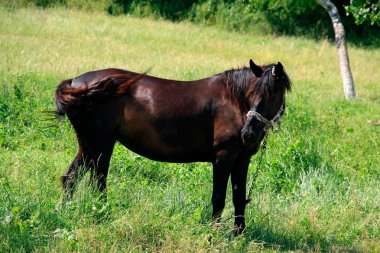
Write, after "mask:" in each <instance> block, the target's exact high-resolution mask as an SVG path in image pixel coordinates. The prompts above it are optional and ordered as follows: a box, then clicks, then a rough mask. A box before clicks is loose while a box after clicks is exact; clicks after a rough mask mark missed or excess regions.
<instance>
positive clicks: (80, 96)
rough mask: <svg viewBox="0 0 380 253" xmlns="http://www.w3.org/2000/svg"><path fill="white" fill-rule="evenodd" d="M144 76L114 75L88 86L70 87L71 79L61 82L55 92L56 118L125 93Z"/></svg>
mask: <svg viewBox="0 0 380 253" xmlns="http://www.w3.org/2000/svg"><path fill="white" fill-rule="evenodd" d="M143 76H145V73H143V74H138V75H134V76H131V75H128V74H115V75H110V76H107V77H105V78H103V79H101V80H100V81H97V82H95V83H93V84H90V85H83V86H77V87H72V86H71V83H72V81H73V79H68V80H64V81H62V82H61V83H60V84H59V85H58V87H57V89H56V92H55V104H56V114H57V116H64V115H65V114H66V113H67V112H68V111H70V110H82V109H87V110H88V109H90V108H91V106H92V105H93V104H94V102H97V101H99V100H102V99H105V98H108V97H112V96H118V95H121V94H123V93H126V92H127V90H128V88H129V86H130V85H132V84H133V83H135V82H137V81H138V80H139V79H141V78H142V77H143Z"/></svg>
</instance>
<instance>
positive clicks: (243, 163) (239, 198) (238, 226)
mask: <svg viewBox="0 0 380 253" xmlns="http://www.w3.org/2000/svg"><path fill="white" fill-rule="evenodd" d="M249 162H250V157H248V158H244V159H242V158H237V159H236V162H235V164H234V168H233V169H232V171H231V183H232V199H233V203H234V206H235V235H238V234H241V233H242V232H243V230H244V228H245V217H244V212H245V206H246V204H247V200H246V183H247V172H248V166H249Z"/></svg>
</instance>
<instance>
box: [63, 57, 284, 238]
mask: <svg viewBox="0 0 380 253" xmlns="http://www.w3.org/2000/svg"><path fill="white" fill-rule="evenodd" d="M286 90H290V80H289V78H288V76H287V74H286V73H285V71H284V69H283V66H282V65H281V63H278V64H270V65H266V66H257V65H255V64H254V63H253V61H252V60H251V61H250V68H242V69H237V70H228V71H225V72H224V73H221V74H217V75H214V76H211V77H208V78H205V79H201V80H196V81H174V80H167V79H161V78H157V77H152V76H148V75H145V74H137V73H133V72H130V71H126V70H120V69H104V70H99V71H93V72H89V73H86V74H83V75H81V76H79V77H76V78H74V79H70V80H65V81H63V82H62V83H61V84H60V85H59V86H58V88H57V91H56V105H57V114H58V115H60V116H63V115H65V114H66V115H67V116H68V118H69V120H70V122H71V123H72V125H73V127H74V129H75V131H76V134H77V137H78V144H79V150H78V154H77V155H76V157H75V158H74V160H73V162H72V163H71V165H70V167H69V168H68V170H67V171H66V172H65V174H64V175H63V176H62V184H63V189H64V192H65V194H67V195H69V196H71V195H72V192H73V188H74V185H75V182H76V181H77V180H79V177H80V176H81V174H82V173H80V168H82V169H84V170H87V169H88V168H92V170H91V171H92V174H93V178H94V179H95V180H96V182H97V186H98V188H99V189H100V190H101V191H103V192H104V193H105V190H106V179H107V174H108V166H109V162H110V158H111V155H112V150H113V147H114V144H115V142H116V141H119V142H120V143H121V144H123V145H124V146H126V147H127V148H129V149H130V150H132V151H134V152H136V153H138V154H140V155H142V156H145V157H148V158H150V159H153V160H157V161H164V162H179V163H187V162H198V161H199V162H200V161H202V162H210V163H212V165H213V193H212V205H213V218H214V219H217V220H219V219H220V216H221V213H222V210H223V208H224V204H225V197H226V187H227V182H228V178H229V177H230V175H231V182H232V185H233V187H232V189H233V203H234V206H235V226H236V231H237V232H238V233H239V232H241V231H242V230H243V229H244V227H245V219H244V210H245V206H246V178H247V170H248V165H249V162H250V158H251V156H252V155H253V154H255V153H256V152H257V150H258V149H259V146H260V142H261V141H262V139H263V137H264V136H265V133H266V130H267V128H268V127H270V126H271V125H272V124H273V122H274V121H277V120H278V119H279V118H280V117H281V115H282V113H283V110H284V108H285V92H286Z"/></svg>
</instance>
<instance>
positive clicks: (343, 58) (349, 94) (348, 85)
mask: <svg viewBox="0 0 380 253" xmlns="http://www.w3.org/2000/svg"><path fill="white" fill-rule="evenodd" d="M317 2H318V3H319V4H320V5H321V6H322V7H323V8H324V9H326V10H327V12H328V13H329V15H330V18H331V21H332V24H333V27H334V32H335V41H336V45H337V48H338V55H339V65H340V72H341V75H342V79H343V89H344V96H345V97H346V99H353V98H355V96H356V95H355V86H354V80H353V79H352V74H351V69H350V61H349V59H348V52H347V46H346V40H345V32H344V27H343V24H342V22H341V20H340V16H339V13H338V10H337V8H336V7H335V5H334V4H333V3H332V2H331V0H317Z"/></svg>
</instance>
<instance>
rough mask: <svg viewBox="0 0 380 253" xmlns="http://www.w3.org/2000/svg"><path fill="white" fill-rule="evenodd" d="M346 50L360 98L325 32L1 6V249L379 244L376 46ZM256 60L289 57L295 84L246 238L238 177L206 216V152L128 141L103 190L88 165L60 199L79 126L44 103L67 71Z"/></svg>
mask: <svg viewBox="0 0 380 253" xmlns="http://www.w3.org/2000/svg"><path fill="white" fill-rule="evenodd" d="M349 54H350V60H351V68H352V71H353V76H354V79H355V85H356V91H357V96H358V98H357V99H355V100H354V101H347V100H345V99H344V98H343V88H342V84H341V78H340V72H339V65H338V60H337V53H336V48H335V46H334V45H333V44H331V43H329V42H328V41H313V40H308V39H304V38H295V37H278V36H273V35H270V34H239V33H236V32H228V31H223V30H220V29H216V28H213V27H202V26H195V25H193V24H190V23H186V22H181V23H170V22H168V21H163V20H153V19H149V18H143V19H138V18H134V17H130V16H118V17H113V16H108V15H106V14H103V13H97V12H92V13H91V12H90V13H86V12H80V11H74V10H66V9H60V8H56V9H54V8H53V9H45V10H39V9H34V8H29V9H15V10H12V9H4V8H1V7H0V59H1V60H0V252H214V251H215V252H257V251H263V252H273V251H275V252H277V251H309V252H342V251H343V252H379V251H380V187H379V186H380V125H379V121H380V74H379V73H380V65H379V63H380V49H376V48H375V49H374V48H371V49H368V48H367V49H366V48H358V47H354V46H352V45H349ZM250 58H252V59H253V60H254V61H255V62H256V63H258V64H267V63H272V62H278V61H280V62H282V63H283V65H284V66H285V69H286V71H287V73H288V74H289V76H290V77H291V79H292V80H293V91H292V92H291V93H289V94H288V95H287V111H286V113H285V115H284V117H283V122H282V127H281V131H277V132H275V133H272V134H271V135H270V137H269V141H268V150H267V152H266V154H265V156H264V162H263V166H262V167H261V168H260V173H259V176H258V178H257V181H256V184H255V186H254V192H253V194H252V197H251V199H252V201H251V203H250V204H249V205H248V206H247V210H246V217H247V228H246V231H245V232H244V234H243V235H242V236H239V237H233V235H232V228H233V219H232V218H231V217H232V215H233V205H232V201H231V196H230V195H231V194H230V192H231V189H230V187H229V189H228V194H227V200H226V208H225V211H224V213H223V223H222V225H221V226H220V227H218V228H216V227H215V226H214V225H213V223H212V221H211V212H212V206H211V190H212V169H211V165H210V164H207V163H192V164H170V163H159V162H154V161H151V160H148V159H145V158H143V157H141V156H139V155H137V154H135V153H133V152H131V151H128V150H127V149H125V148H124V147H122V146H121V145H116V147H115V149H114V155H113V157H112V160H111V166H110V174H109V177H108V202H107V203H104V202H103V201H102V200H101V199H100V198H99V193H98V192H96V191H94V190H93V189H92V188H91V187H88V181H89V180H88V177H86V178H85V179H84V180H83V181H82V182H81V183H80V184H79V185H78V191H77V192H76V194H75V195H74V198H73V200H72V201H70V202H69V203H67V204H66V205H63V204H62V193H61V185H60V176H61V175H62V174H63V173H64V171H65V170H66V168H67V167H68V165H69V164H70V162H71V160H72V159H73V157H74V156H75V154H76V148H77V144H76V139H75V134H74V131H73V129H72V127H71V126H70V124H69V122H68V120H65V121H63V122H62V123H59V124H56V122H55V121H52V120H49V115H48V114H45V113H43V112H44V111H49V110H50V111H51V110H54V100H53V97H54V91H55V88H56V86H57V85H58V83H59V82H60V81H61V80H63V79H67V78H71V77H74V76H76V75H79V74H82V73H84V72H86V71H90V70H94V69H100V68H107V67H118V68H124V69H129V70H132V71H136V72H143V71H145V70H147V69H150V71H149V74H151V75H155V76H159V77H164V78H170V79H179V80H191V79H199V78H203V77H206V76H210V75H213V74H215V73H219V72H222V71H224V70H227V69H231V68H237V67H242V66H247V65H248V61H249V59H250ZM52 125H53V126H52ZM257 160H258V156H254V157H252V160H251V165H250V172H249V180H250V179H251V177H250V176H252V175H253V174H254V171H255V170H256V169H257V167H256V164H257Z"/></svg>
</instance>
